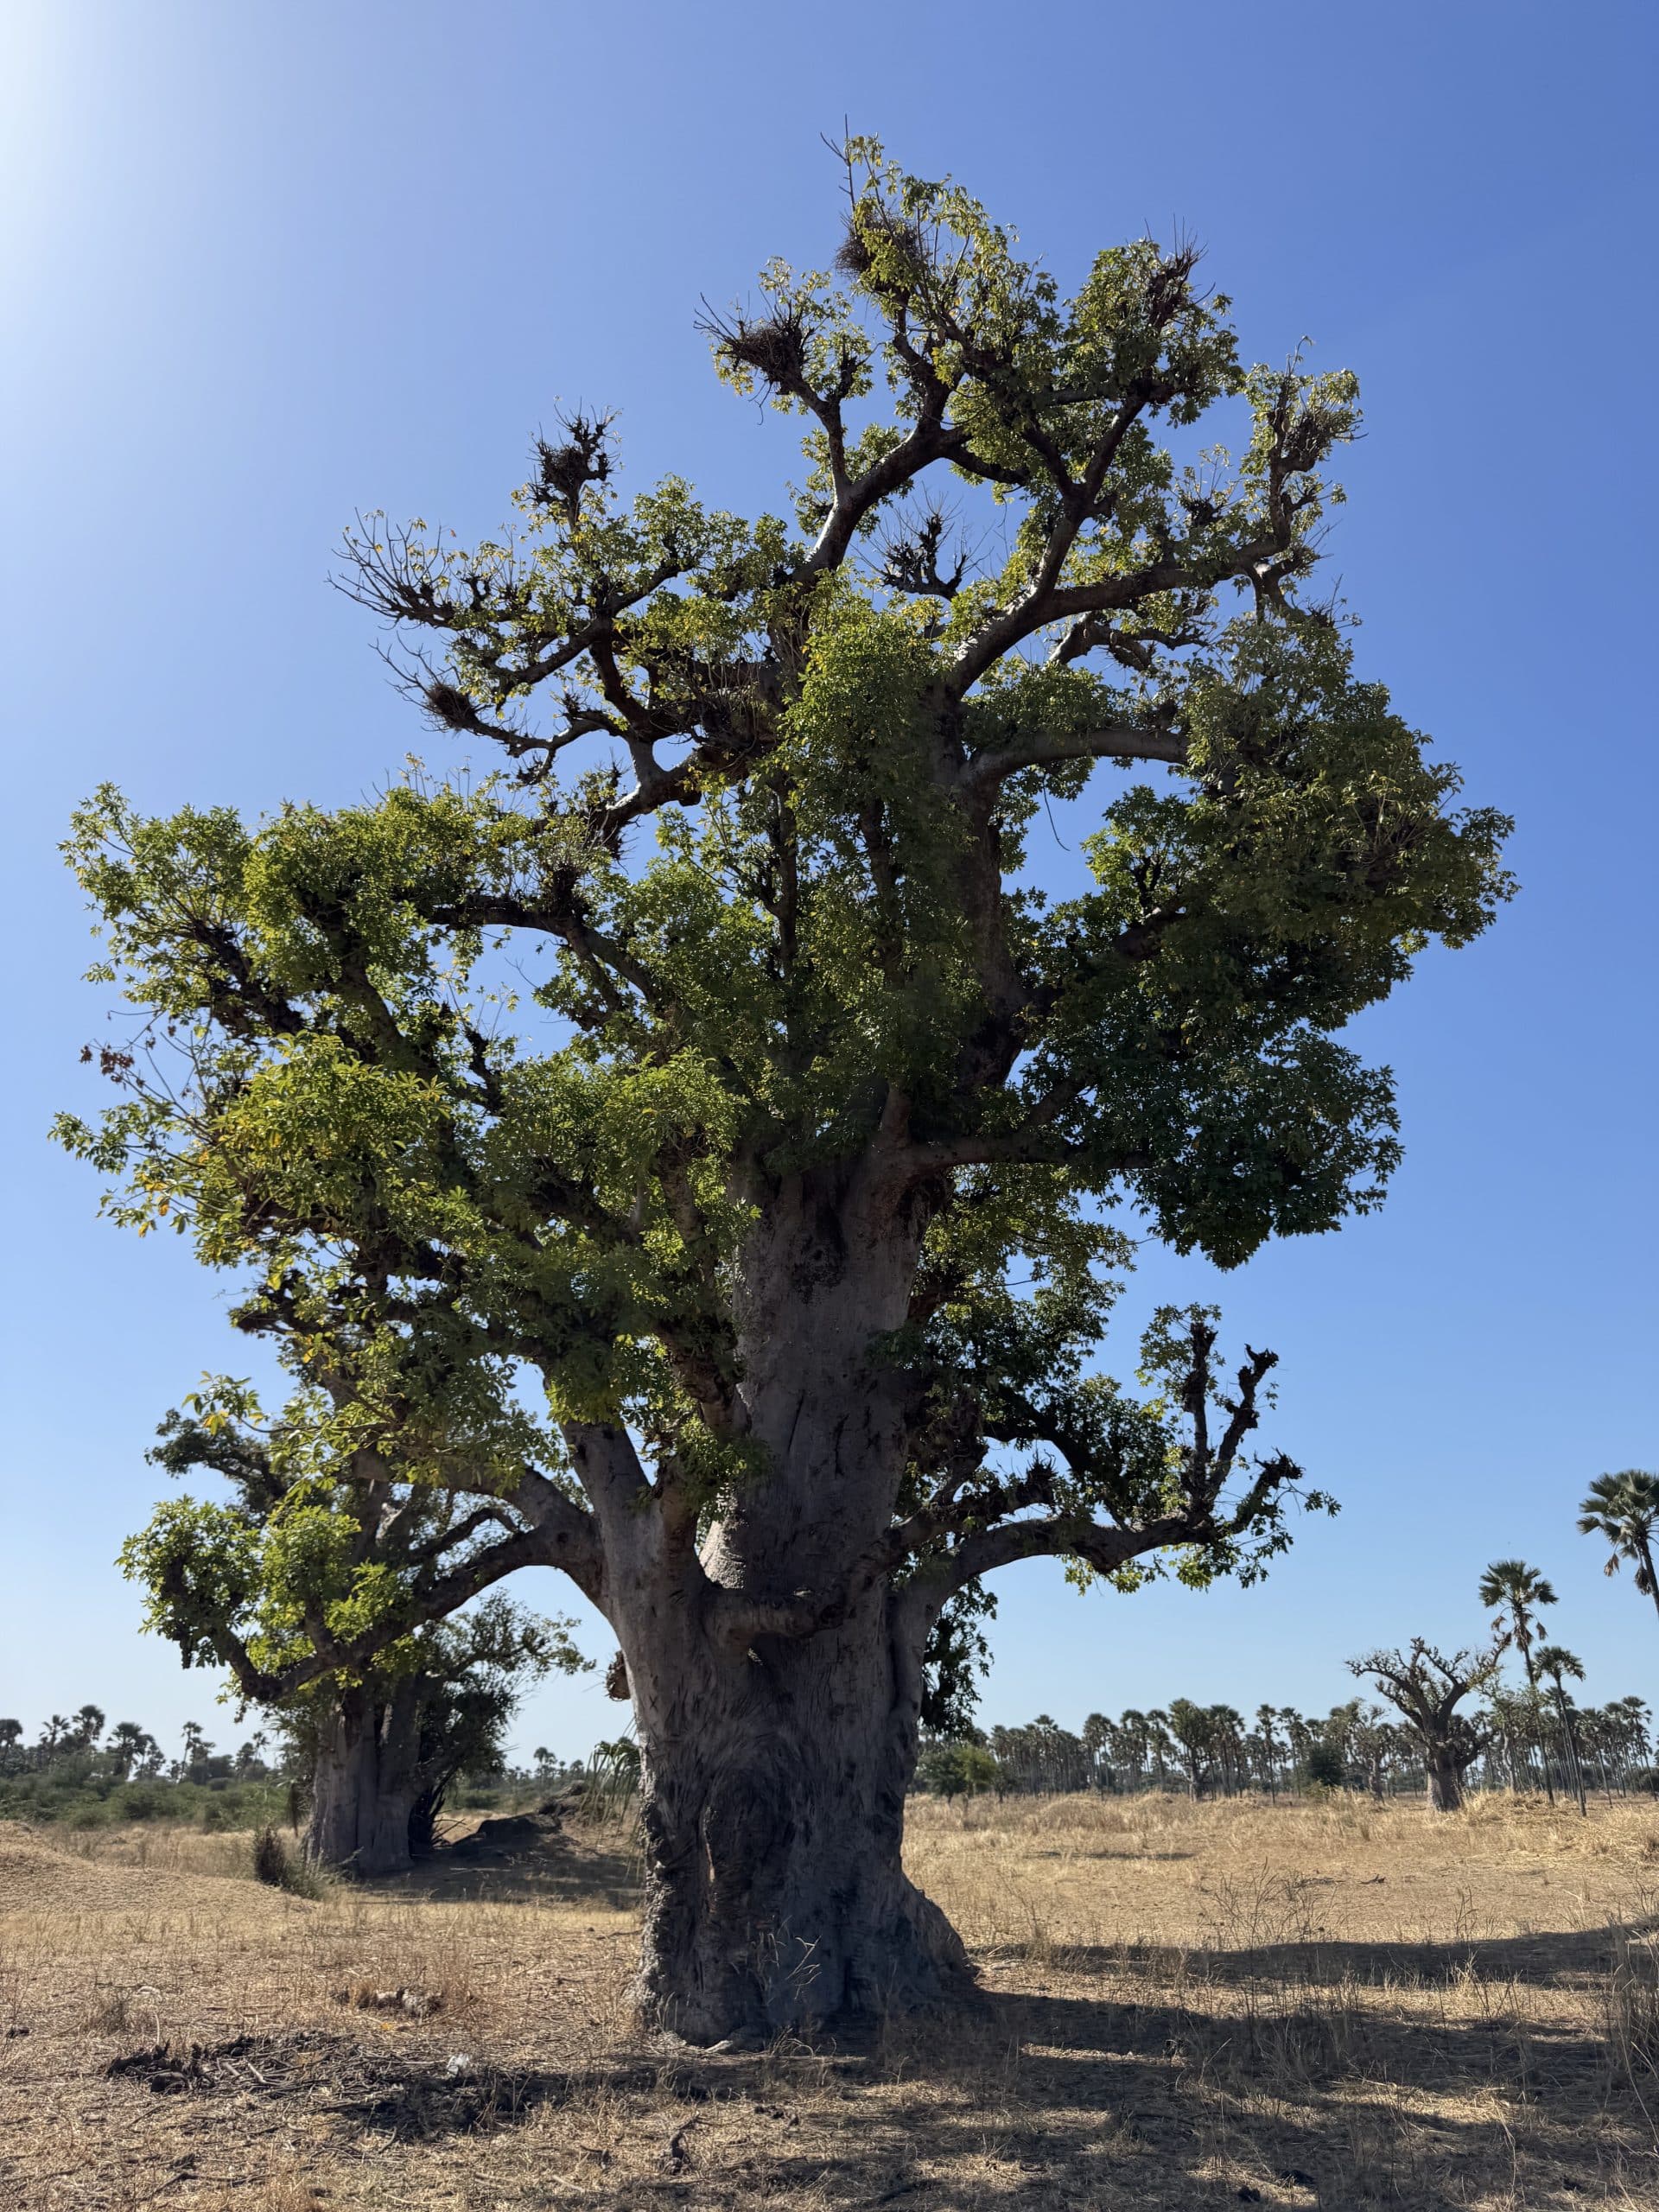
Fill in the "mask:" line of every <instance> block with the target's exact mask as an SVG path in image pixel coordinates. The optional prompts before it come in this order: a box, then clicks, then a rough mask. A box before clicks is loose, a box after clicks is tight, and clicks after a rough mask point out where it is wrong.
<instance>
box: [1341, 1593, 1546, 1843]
mask: <svg viewBox="0 0 1659 2212" xmlns="http://www.w3.org/2000/svg"><path fill="white" fill-rule="evenodd" d="M1508 1645H1509V1637H1508V1636H1507V1635H1506V1634H1504V1633H1502V1632H1500V1633H1499V1634H1498V1636H1497V1637H1496V1638H1495V1639H1494V1640H1493V1642H1492V1643H1490V1644H1489V1645H1488V1646H1487V1647H1486V1648H1485V1649H1484V1650H1481V1651H1453V1652H1452V1653H1450V1654H1447V1653H1445V1652H1442V1651H1440V1650H1438V1649H1436V1648H1435V1646H1434V1645H1433V1644H1432V1643H1426V1642H1425V1641H1424V1639H1423V1638H1422V1637H1421V1636H1416V1637H1413V1638H1412V1640H1411V1643H1410V1644H1409V1645H1408V1648H1407V1649H1405V1650H1404V1651H1397V1650H1389V1651H1369V1652H1367V1653H1366V1654H1365V1655H1364V1656H1363V1658H1359V1659H1351V1660H1350V1661H1349V1662H1348V1668H1349V1672H1350V1673H1351V1674H1353V1675H1357V1676H1359V1677H1360V1679H1361V1680H1362V1681H1363V1680H1364V1679H1366V1678H1367V1677H1369V1678H1370V1681H1372V1682H1374V1683H1375V1685H1376V1689H1377V1692H1378V1694H1380V1695H1381V1696H1383V1697H1385V1698H1386V1699H1387V1700H1388V1701H1389V1704H1390V1705H1391V1706H1393V1707H1394V1708H1395V1712H1396V1713H1399V1715H1400V1716H1401V1718H1402V1720H1403V1721H1404V1722H1405V1724H1406V1726H1407V1727H1408V1729H1410V1731H1411V1732H1412V1734H1413V1735H1414V1737H1415V1738H1416V1739H1417V1742H1418V1744H1419V1745H1420V1746H1421V1751H1422V1754H1423V1767H1424V1770H1425V1772H1426V1774H1427V1778H1428V1809H1429V1811H1430V1812H1431V1813H1455V1812H1457V1811H1459V1809H1460V1808H1461V1807H1462V1804H1463V1777H1464V1776H1465V1774H1466V1773H1467V1772H1468V1770H1469V1769H1470V1768H1471V1766H1472V1765H1473V1764H1474V1763H1475V1761H1476V1760H1477V1759H1478V1758H1479V1757H1480V1756H1481V1754H1482V1753H1483V1752H1484V1751H1485V1749H1486V1747H1487V1745H1489V1744H1490V1743H1491V1740H1492V1738H1491V1730H1490V1728H1489V1727H1487V1726H1484V1724H1483V1723H1481V1722H1478V1721H1475V1720H1471V1719H1470V1718H1469V1716H1468V1715H1467V1714H1466V1713H1459V1711H1458V1707H1459V1705H1460V1704H1461V1703H1462V1702H1463V1700H1464V1699H1465V1698H1466V1697H1468V1696H1469V1695H1470V1694H1471V1693H1473V1692H1475V1691H1478V1690H1483V1689H1484V1688H1486V1687H1487V1685H1488V1684H1489V1683H1490V1682H1491V1681H1493V1680H1494V1679H1495V1677H1496V1675H1497V1669H1498V1663H1499V1662H1500V1661H1501V1659H1502V1658H1503V1653H1504V1651H1505V1650H1506V1649H1507V1648H1508Z"/></svg>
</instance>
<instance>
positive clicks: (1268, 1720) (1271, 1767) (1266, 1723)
mask: <svg viewBox="0 0 1659 2212" xmlns="http://www.w3.org/2000/svg"><path fill="white" fill-rule="evenodd" d="M1278 1718H1279V1715H1278V1714H1277V1713H1275V1712H1274V1709H1273V1707H1271V1706H1270V1705H1258V1706H1257V1707H1256V1708H1255V1725H1256V1726H1257V1727H1258V1728H1259V1729H1260V1730H1261V1732H1262V1773H1263V1774H1264V1775H1265V1776H1266V1777H1267V1783H1268V1796H1269V1797H1274V1798H1276V1797H1277V1796H1278V1795H1279V1773H1278V1760H1279V1738H1277V1737H1276V1736H1275V1735H1274V1732H1273V1727H1274V1721H1276V1720H1277V1719H1278Z"/></svg>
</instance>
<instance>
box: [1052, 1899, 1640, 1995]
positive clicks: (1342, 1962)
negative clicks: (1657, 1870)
mask: <svg viewBox="0 0 1659 2212" xmlns="http://www.w3.org/2000/svg"><path fill="white" fill-rule="evenodd" d="M1656 1934H1659V1916H1646V1915H1644V1916H1641V1917H1639V1918H1636V1919H1633V1920H1630V1921H1610V1922H1608V1923H1606V1924H1605V1925H1604V1926H1602V1927H1599V1928H1588V1929H1542V1930H1537V1931H1533V1932H1529V1933H1528V1934H1526V1935H1523V1936H1468V1937H1466V1938H1461V1939H1458V1940H1454V1941H1452V1942H1428V1941H1427V1940H1425V1941H1423V1942H1414V1941H1413V1940H1411V1939H1409V1938H1403V1937H1402V1938H1400V1939H1397V1940H1395V1941H1391V1942H1370V1941H1365V1942H1358V1941H1348V1940H1345V1939H1344V1938H1342V1937H1339V1936H1325V1935H1319V1936H1309V1937H1306V1938H1302V1939H1299V1940H1297V1941H1294V1942H1268V1943H1258V1944H1255V1945H1250V1946H1247V1947H1244V1948H1220V1947H1217V1948H1211V1947H1210V1946H1207V1945H1198V1944H1192V1945H1188V1946H1186V1947H1185V1948H1182V1947H1179V1946H1173V1945H1160V1944H1146V1943H1139V1944H1123V1945H1098V1944H1077V1945H1074V1946H1059V1947H1058V1948H1057V1955H1058V1957H1059V1958H1060V1959H1061V1960H1063V1961H1064V1963H1065V1967H1066V1969H1067V1970H1068V1971H1069V1972H1071V1973H1075V1974H1113V1973H1121V1972H1122V1971H1124V1970H1125V1969H1128V1970H1130V1971H1132V1972H1134V1973H1136V1974H1147V1975H1151V1976H1158V1977H1163V1978H1167V1977H1168V1976H1170V1975H1172V1974H1199V1975H1202V1976H1203V1977H1204V1978H1205V1980H1210V1981H1213V1982H1216V1983H1219V1984H1228V1985H1234V1984H1244V1983H1248V1982H1252V1981H1262V1982H1273V1983H1281V1982H1287V1981H1289V1982H1294V1983H1296V1984H1299V1985H1305V1986H1308V1987H1311V1988H1329V1987H1332V1986H1335V1985H1337V1984H1339V1983H1342V1982H1349V1981H1352V1982H1359V1983H1363V1984H1364V1985H1366V1986H1376V1985H1381V1984H1396V1985H1403V1986H1408V1987H1410V1986H1417V1985H1421V1986H1445V1985H1446V1984H1449V1983H1452V1982H1454V1981H1462V1980H1467V1979H1468V1978H1469V1976H1470V1975H1471V1974H1474V1975H1477V1976H1478V1977H1479V1978H1480V1979H1481V1980H1485V1981H1493V1980H1497V1981H1519V1982H1525V1983H1528V1984H1529V1985H1531V1986H1534V1987H1537V1988H1567V1987H1573V1986H1582V1985H1585V1984H1586V1983H1590V1982H1593V1981H1596V1980H1599V1979H1600V1978H1601V1977H1603V1976H1605V1974H1608V1973H1609V1972H1611V1969H1612V1968H1613V1967H1614V1966H1615V1965H1617V1964H1618V1961H1619V1960H1620V1958H1621V1957H1622V1956H1623V1955H1624V1952H1625V1950H1626V1948H1628V1947H1629V1946H1630V1945H1631V1944H1645V1943H1646V1942H1648V1941H1649V1939H1651V1938H1652V1937H1653V1936H1655V1935H1656Z"/></svg>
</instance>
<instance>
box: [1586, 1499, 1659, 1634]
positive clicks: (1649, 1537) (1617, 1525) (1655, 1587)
mask: <svg viewBox="0 0 1659 2212" xmlns="http://www.w3.org/2000/svg"><path fill="white" fill-rule="evenodd" d="M1579 1534H1580V1535H1581V1536H1599V1537H1601V1538H1602V1539H1603V1541H1605V1543H1606V1544H1607V1545H1608V1546H1609V1547H1610V1556H1609V1558H1608V1560H1607V1567H1606V1572H1607V1573H1609V1574H1617V1573H1618V1569H1619V1563H1620V1561H1621V1560H1627V1559H1628V1560H1634V1561H1635V1563H1636V1586H1637V1589H1638V1590H1639V1591H1640V1592H1642V1594H1643V1597H1644V1598H1651V1599H1652V1600H1653V1602H1654V1606H1655V1609H1656V1611H1659V1574H1656V1573H1655V1571H1654V1564H1653V1553H1654V1546H1655V1544H1656V1542H1659V1475H1654V1474H1649V1473H1647V1472H1646V1471H1644V1470H1643V1469H1642V1468H1641V1467H1626V1468H1624V1470H1623V1471H1622V1472H1620V1473H1618V1474H1617V1475H1598V1476H1597V1477H1596V1479H1595V1480H1594V1482H1592V1484H1591V1485H1590V1494H1589V1496H1588V1497H1586V1499H1585V1501H1584V1503H1583V1504H1582V1505H1580V1508H1579Z"/></svg>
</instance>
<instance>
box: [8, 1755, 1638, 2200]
mask: <svg viewBox="0 0 1659 2212" xmlns="http://www.w3.org/2000/svg"><path fill="white" fill-rule="evenodd" d="M911 1858H912V1864H913V1866H914V1868H915V1871H916V1872H917V1874H918V1878H919V1879H920V1880H921V1881H922V1882H923V1884H924V1885H925V1887H926V1888H927V1889H928V1890H929V1891H931V1894H933V1895H934V1896H935V1897H938V1900H939V1901H940V1903H941V1904H944V1906H945V1908H946V1909H947V1910H949V1911H950V1913H951V1915H952V1916H953V1917H954V1918H955V1919H956V1921H957V1925H958V1926H959V1927H960V1928H961V1929H962V1930H963V1934H964V1935H965V1936H966V1937H967V1938H968V1940H969V1943H970V1944H971V1945H972V1946H973V1948H974V1950H975V1953H976V1958H977V1960H978V1961H979V1964H980V1967H981V1970H982V1985H983V1988H982V1996H981V1998H980V1999H978V2000H977V2001H976V2002H975V2003H974V2004H972V2005H969V2006H966V2007H964V2008H962V2009H960V2010H957V2011H955V2012H951V2013H950V2014H949V2015H941V2016H938V2017H936V2018H930V2019H925V2020H923V2021H919V2022H914V2023H910V2024H901V2023H893V2024H888V2025H887V2026H886V2027H884V2028H882V2029H880V2030H879V2031H877V2032H875V2033H874V2034H873V2035H871V2036H869V2037H866V2038H863V2039H861V2040H858V2041H853V2042H847V2041H843V2042H842V2043H841V2044H836V2043H835V2042H834V2041H832V2040H829V2039H826V2040H825V2041H823V2043H822V2044H820V2045H819V2046H817V2048H813V2049H807V2048H805V2047H804V2046H801V2045H798V2044H784V2045H781V2046H779V2048H778V2049H775V2050H772V2051H769V2052H766V2053H764V2054H761V2055H760V2056H753V2057H743V2056H713V2055H707V2056H703V2055H698V2054H695V2053H690V2052H684V2051H672V2050H667V2049H665V2048H664V2047H661V2046H656V2045H652V2044H646V2043H644V2042H642V2041H641V2040H640V2039H639V2037H637V2036H635V2034H634V2033H633V2031H632V2026H631V2024H630V2021H629V2019H628V2017H627V2012H626V1995H625V1990H626V1979H627V1974H628V1970H629V1967H630V1964H631V1961H632V1946H633V1930H634V1918H633V1912H632V1903H631V1895H630V1874H631V1870H630V1867H629V1865H628V1863H627V1859H626V1853H625V1852H624V1851H622V1850H621V1849H620V1848H618V1847H617V1846H616V1842H615V1840H614V1839H612V1840H610V1841H609V1842H607V1841H606V1840H604V1839H594V1838H589V1839H588V1840H577V1841H574V1842H572V1843H571V1844H570V1845H569V1847H568V1849H566V1850H565V1851H563V1853H556V1854H554V1855H553V1856H551V1857H550V1858H547V1859H542V1860H538V1861H536V1862H533V1863H531V1864H529V1865H526V1866H521V1867H519V1868H517V1869H514V1870H512V1872H509V1873H507V1874H497V1875H494V1876H492V1875H489V1874H480V1873H479V1872H467V1873H464V1874H463V1873H461V1872H460V1871H459V1870H458V1869H454V1870H444V1871H442V1872H437V1873H435V1874H433V1875H431V1876H429V1877H425V1878H414V1879H411V1880H410V1881H407V1882H404V1883H403V1884H401V1885H378V1886H376V1887H375V1888H373V1889H372V1890H370V1889H344V1888H342V1889H340V1890H337V1891H332V1892H331V1893H329V1894H328V1895H327V1896H325V1897H322V1898H321V1899H320V1900H317V1901H315V1902H311V1901H307V1900H303V1899H300V1898H296V1897H288V1896H286V1895H284V1894H283V1893H282V1892H280V1891H273V1890H268V1889H263V1888H261V1887H259V1886H258V1885H256V1884H255V1883H253V1882H252V1881H251V1879H249V1878H247V1876H246V1873H245V1869H246V1866H247V1864H248V1839H247V1838H246V1837H238V1836H203V1835H186V1834H166V1833H156V1832H147V1831H143V1830H135V1831H133V1832H131V1833H130V1834H95V1835H92V1836H90V1837H64V1836H55V1835H53V1834H49V1833H36V1834H28V1833H25V1832H24V1831H22V1830H20V1829H17V1828H15V1827H13V1828H5V1827H0V2206H3V2209H4V2212H35V2208H38V2212H70V2208H74V2209H75V2212H79V2208H81V2207H99V2208H108V2209H109V2212H137V2208H138V2207H140V2206H145V2205H150V2204H155V2205H158V2206H161V2207H162V2208H171V2207H181V2208H182V2207H191V2208H198V2212H208V2209H209V2208H211V2209H212V2212H230V2208H232V2207H234V2208H236V2212H319V2208H321V2212H345V2208H355V2207H375V2208H387V2212H390V2208H392V2207H410V2208H419V2212H428V2208H433V2212H435V2209H436V2208H440V2207H442V2208H452V2207H453V2208H456V2209H457V2212H459V2208H462V2207H466V2208H469V2212H470V2208H480V2212H483V2209H484V2208H489V2209H490V2212H493V2208H497V2207H502V2208H505V2207H509V2206H511V2207H513V2208H515V2209H516V2208H519V2207H530V2206H569V2207H571V2208H576V2209H577V2212H644V2208H647V2207H668V2206H686V2207H704V2208H715V2207H747V2206H750V2205H753V2204H766V2205H770V2206H775V2207H778V2208H779V2209H780V2212H852V2208H855V2207H866V2206H868V2207H872V2208H874V2207H883V2208H885V2207H887V2206H889V2205H896V2206H899V2207H901V2208H902V2212H957V2208H962V2212H969V2208H972V2212H978V2208H982V2207H1003V2206H1007V2207H1009V2208H1014V2207H1018V2208H1020V2209H1021V2212H1052V2208H1059V2207H1062V2206H1065V2207H1084V2206H1088V2207H1101V2208H1105V2212H1152V2208H1159V2209H1160V2212H1177V2208H1182V2209H1183V2212H1184V2208H1186V2207H1199V2206H1205V2207H1208V2206H1217V2205H1220V2204H1224V2203H1230V2202H1261V2203H1262V2204H1264V2205H1275V2204H1276V2205H1280V2206H1287V2207H1288V2206H1296V2207H1304V2208H1311V2207H1313V2206H1315V2205H1319V2206H1323V2207H1325V2208H1327V2212H1331V2209H1332V2208H1345V2207H1351V2206H1353V2207H1358V2206H1369V2205H1393V2206H1399V2207H1403V2208H1408V2209H1409V2208H1420V2212H1427V2209H1428V2208H1431V2207H1433V2208H1440V2207H1459V2208H1465V2212H1500V2208H1502V2212H1516V2208H1521V2207H1526V2208H1531V2207H1544V2206H1568V2205H1574V2206H1587V2205H1593V2204H1608V2205H1619V2206H1629V2207H1634V2206H1640V2207H1651V2206H1655V2205H1659V2132H1656V2130H1659V2072H1656V2069H1659V1996H1656V1977H1655V1959H1654V1953H1653V1949H1652V1948H1651V1945H1650V1942H1649V1931H1650V1930H1652V1929H1655V1928H1656V1926H1659V1920H1656V1893H1659V1813H1656V1812H1655V1811H1654V1810H1653V1809H1651V1808H1639V1807H1636V1806H1619V1807H1614V1808H1598V1809H1597V1810H1595V1811H1594V1812H1593V1813H1592V1817H1591V1819H1590V1820H1589V1821H1579V1820H1578V1819H1577V1818H1576V1816H1574V1815H1568V1814H1566V1813H1558V1814H1551V1813H1549V1812H1548V1811H1546V1810H1545V1809H1543V1808H1538V1807H1534V1806H1529V1805H1516V1804H1510V1803H1508V1802H1503V1801H1484V1802H1479V1803H1478V1804H1477V1805H1476V1806H1475V1807H1474V1808H1473V1809H1472V1810H1471V1812H1470V1813H1468V1814H1467V1815H1463V1816H1460V1817H1457V1818H1452V1819H1445V1820H1439V1821H1430V1820H1428V1819H1427V1817H1426V1816H1425V1815H1422V1814H1421V1813H1420V1812H1419V1811H1417V1810H1416V1809H1415V1808H1405V1807H1399V1808H1389V1809H1387V1810H1376V1809H1373V1808H1370V1807H1369V1806H1367V1805H1363V1804H1350V1803H1338V1804H1333V1805H1332V1806H1330V1807H1320V1806H1310V1805H1301V1804H1298V1805H1294V1806H1278V1807H1270V1806H1255V1805H1237V1804H1233V1805H1228V1804H1222V1805H1216V1806H1191V1805H1187V1804H1185V1803H1184V1802H1179V1801H1177V1800H1173V1799H1147V1800H1142V1801H1137V1802H1128V1803H1119V1802H1113V1801H1111V1800H1104V1801H1101V1800H1088V1799H1058V1800H1047V1801H1042V1800H1030V1799H1025V1800H1015V1801H1010V1802H1007V1803H1005V1804H1002V1805H995V1804H987V1803H983V1802H977V1803H974V1804H970V1805H968V1806H965V1807H963V1806H958V1807H955V1808H949V1807H944V1806H942V1805H938V1804H936V1803H931V1802H923V1803H922V1804H920V1805H918V1807H917V1808H915V1811H914V1816H913V1819H912V1840H911ZM399 1990H403V1991H407V1992H409V1993H410V2000H409V2001H407V2002H404V2001H392V1993H395V1992H397V1991H399ZM123 2062H130V2063H127V2064H126V2065H125V2066H124V2070H118V2071H117V2072H116V2073H114V2074H113V2075H111V2070H110V2069H111V2065H112V2063H113V2064H114V2065H116V2066H117V2068H118V2069H122V2068H123ZM1249 2192H1255V2194H1254V2195H1252V2194H1249Z"/></svg>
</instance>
